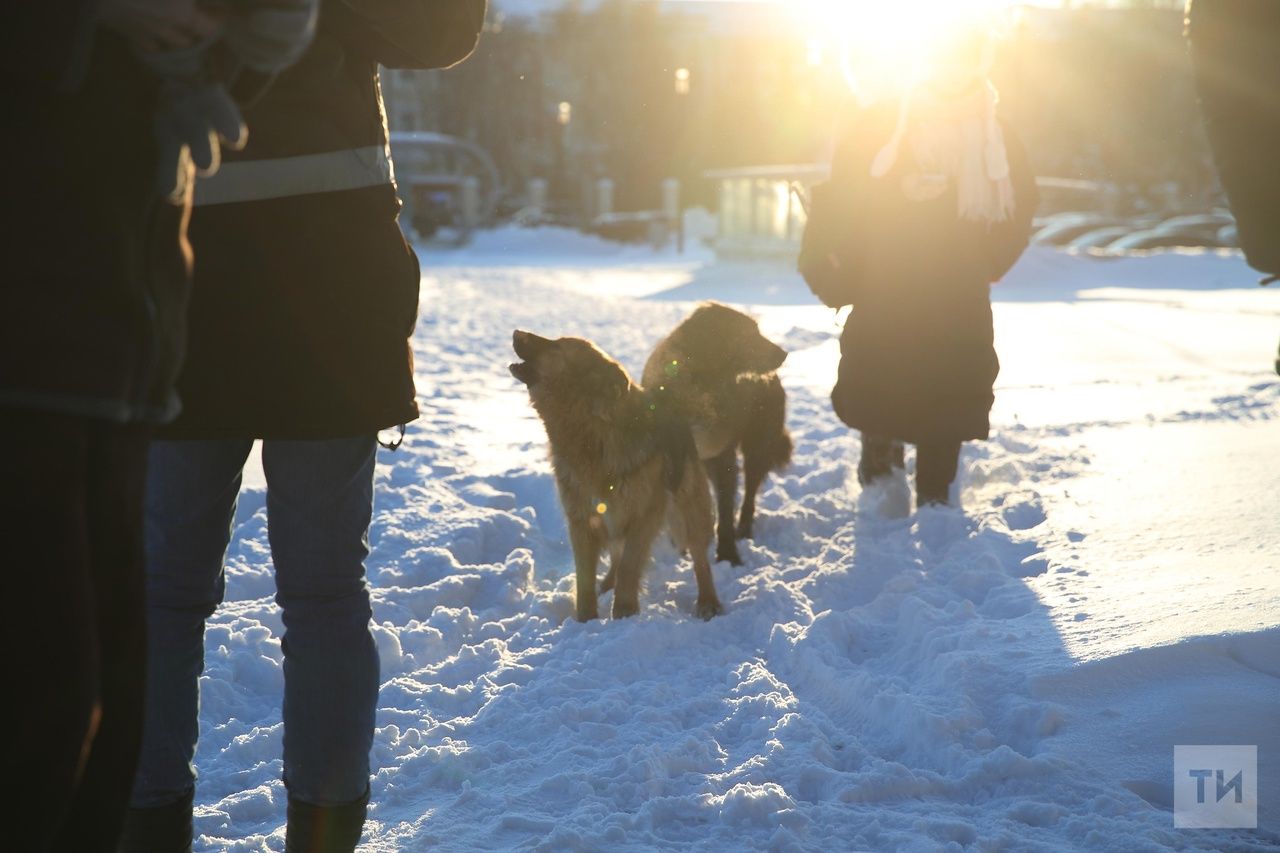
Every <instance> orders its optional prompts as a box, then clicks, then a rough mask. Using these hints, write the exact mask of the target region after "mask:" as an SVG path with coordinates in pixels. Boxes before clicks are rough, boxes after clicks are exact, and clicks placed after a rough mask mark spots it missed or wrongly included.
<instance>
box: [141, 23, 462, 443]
mask: <svg viewBox="0 0 1280 853" xmlns="http://www.w3.org/2000/svg"><path fill="white" fill-rule="evenodd" d="M484 14H485V4H484V0H324V2H323V3H322V4H321V8H320V20H319V25H318V29H317V33H316V38H315V41H314V42H313V44H312V46H311V47H310V49H309V50H308V51H307V53H306V54H305V55H304V56H303V57H302V59H301V60H300V61H299V62H298V64H296V65H295V66H293V67H292V68H290V69H289V70H287V71H285V72H284V73H282V74H281V75H280V76H279V77H278V78H277V79H276V81H275V82H274V84H273V85H272V86H271V88H270V89H268V90H267V92H266V93H265V94H264V95H263V96H262V97H261V98H260V99H259V100H258V101H257V102H256V103H254V104H253V105H252V106H251V107H249V108H248V109H247V110H246V111H245V120H246V122H247V123H248V125H249V127H250V129H251V130H250V138H249V143H248V145H247V146H246V147H245V149H244V150H243V151H241V152H237V153H233V154H229V155H228V156H227V157H226V158H225V159H224V162H223V165H222V168H221V170H220V171H219V173H218V174H217V175H215V176H214V177H213V178H211V179H208V180H202V181H200V182H199V183H198V184H197V186H196V192H195V209H194V211H193V215H192V223H191V240H192V244H193V246H194V248H195V251H196V254H197V257H198V259H199V263H198V265H197V267H196V273H195V282H194V287H193V292H192V300H191V312H190V330H191V331H190V344H189V347H188V355H187V361H186V365H185V367H184V370H183V373H182V375H181V376H180V378H179V381H178V393H179V396H180V397H181V399H182V403H183V410H182V413H181V415H180V416H179V418H178V419H177V420H176V421H175V422H174V423H173V424H172V425H171V426H169V427H168V428H166V429H165V430H164V431H163V432H162V434H161V435H162V437H165V438H179V439H180V438H232V437H238V438H270V439H327V438H339V437H344V436H352V435H358V434H363V433H372V432H374V431H376V430H379V429H383V428H386V427H390V426H395V425H398V424H403V423H406V422H408V421H411V420H413V419H415V418H416V417H417V414H418V410H417V405H416V402H415V394H414V384H413V369H412V365H413V359H412V353H411V350H410V347H409V337H410V335H411V334H412V332H413V329H414V326H415V323H416V320H417V309H418V282H419V271H418V263H417V259H416V257H415V255H414V253H413V250H412V249H411V248H410V247H409V246H408V245H407V244H406V242H405V240H404V238H403V236H402V235H401V233H400V229H399V226H398V225H397V222H396V220H397V217H398V215H399V210H400V202H399V200H398V198H397V197H396V187H395V183H394V175H393V171H392V166H391V159H390V152H389V147H388V136H387V126H386V119H385V116H384V113H383V106H382V96H381V92H380V88H379V82H378V65H379V64H382V65H386V66H388V67H400V68H438V67H447V66H449V65H452V64H454V63H457V62H460V61H461V60H462V59H464V58H466V56H467V55H469V54H470V53H471V51H472V50H473V49H474V48H475V45H476V42H477V39H478V38H479V34H480V30H481V27H482V25H483V22H484Z"/></svg>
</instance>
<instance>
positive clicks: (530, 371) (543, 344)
mask: <svg viewBox="0 0 1280 853" xmlns="http://www.w3.org/2000/svg"><path fill="white" fill-rule="evenodd" d="M552 343H553V341H551V340H549V339H547V338H544V337H541V336H539V335H535V334H534V333H533V332H526V331H524V330H523V329H516V331H515V334H513V335H512V336H511V348H512V349H514V350H515V351H516V355H518V356H520V358H522V359H524V361H523V362H517V363H515V364H513V365H511V367H510V370H511V375H512V376H514V377H515V378H516V379H518V380H519V381H521V382H523V383H524V384H525V385H531V384H533V382H534V381H535V380H536V379H537V378H538V372H537V370H536V369H535V368H534V363H535V362H536V361H537V360H538V356H539V355H540V354H541V353H543V352H544V351H545V350H546V349H547V348H548V347H549V346H551V345H552Z"/></svg>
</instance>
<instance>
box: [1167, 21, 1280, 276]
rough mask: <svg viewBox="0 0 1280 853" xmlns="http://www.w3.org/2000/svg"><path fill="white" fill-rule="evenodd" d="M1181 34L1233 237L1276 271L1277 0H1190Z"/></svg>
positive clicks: (1279, 220)
mask: <svg viewBox="0 0 1280 853" xmlns="http://www.w3.org/2000/svg"><path fill="white" fill-rule="evenodd" d="M1188 34H1189V35H1190V38H1191V55H1192V58H1193V60H1194V63H1195V71H1196V85H1197V88H1198V89H1199V92H1200V103H1201V108H1202V110H1203V112H1204V121H1205V129H1206V131H1207V133H1208V137H1209V143H1210V145H1211V146H1212V148H1213V155H1214V160H1215V161H1216V162H1217V165H1218V174H1219V175H1220V177H1221V178H1222V186H1223V188H1224V189H1225V190H1226V191H1227V197H1228V198H1229V199H1230V201H1231V210H1232V212H1233V213H1234V214H1235V217H1236V223H1237V225H1238V227H1239V230H1240V245H1241V247H1242V248H1243V249H1244V252H1245V256H1246V257H1247V258H1248V260H1249V263H1250V264H1251V265H1253V267H1254V268H1256V269H1258V270H1261V271H1263V272H1266V273H1270V274H1271V275H1280V236H1278V235H1280V170H1278V169H1276V165H1275V157H1276V149H1277V147H1278V146H1280V52H1278V51H1280V3H1277V2H1275V0H1194V2H1193V3H1192V4H1191V9H1190V14H1189V15H1188Z"/></svg>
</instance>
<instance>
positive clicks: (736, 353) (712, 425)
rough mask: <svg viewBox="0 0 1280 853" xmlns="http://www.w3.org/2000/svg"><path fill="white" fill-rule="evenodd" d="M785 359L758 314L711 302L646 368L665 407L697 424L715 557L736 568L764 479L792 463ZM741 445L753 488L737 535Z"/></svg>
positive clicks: (655, 353)
mask: <svg viewBox="0 0 1280 853" xmlns="http://www.w3.org/2000/svg"><path fill="white" fill-rule="evenodd" d="M786 358H787V353H786V351H785V350H783V349H782V347H780V346H778V345H777V344H775V343H773V342H772V341H770V340H769V339H768V338H766V337H764V335H762V334H760V328H759V326H758V325H757V324H756V321H755V320H753V319H752V318H751V317H748V316H747V315H746V314H743V313H742V312H741V311H736V310H734V309H733V308H730V307H729V306H727V305H721V304H720V303H718V302H706V303H703V304H702V305H700V306H698V308H697V310H695V311H694V312H693V313H692V314H691V315H689V317H688V318H686V319H685V321H684V322H683V323H681V324H680V325H679V326H677V327H676V328H675V330H674V331H673V332H672V333H671V334H670V335H668V336H667V337H666V339H665V340H663V341H662V342H661V343H660V344H658V346H657V348H656V349H655V350H654V351H653V354H652V355H651V356H649V361H648V363H647V364H645V368H644V377H643V380H642V381H643V382H644V385H645V387H646V388H648V389H649V390H650V391H651V392H652V393H653V394H654V395H655V397H656V398H657V400H658V404H659V405H660V406H668V407H670V408H673V409H674V410H675V411H676V412H677V414H679V415H680V416H681V417H682V418H687V419H688V421H689V423H690V424H691V426H692V427H693V437H694V441H695V442H696V443H697V447H698V457H699V458H700V459H701V460H702V461H703V463H704V464H705V466H706V469H707V473H708V475H709V476H710V477H711V482H712V483H713V484H714V485H715V489H716V505H717V523H716V559H717V560H728V561H729V562H730V563H732V564H733V565H735V566H738V565H741V564H742V557H741V556H740V555H739V554H738V543H737V541H736V540H737V539H750V538H751V533H752V524H753V522H754V519H755V512H756V492H757V491H758V490H759V489H760V484H761V483H762V482H764V478H765V476H766V475H767V474H768V473H769V472H770V471H777V470H781V469H782V468H784V467H785V466H786V465H787V463H789V462H790V461H791V436H790V435H789V434H788V433H787V428H786V410H787V395H786V392H785V391H783V390H782V382H781V380H779V379H778V374H777V372H776V371H777V370H778V368H779V367H781V366H782V362H783V361H785V360H786ZM739 448H741V449H742V463H743V468H744V469H745V474H746V492H745V494H744V496H743V500H742V515H741V517H740V518H739V519H738V526H737V530H736V536H735V530H734V525H733V515H734V512H733V510H734V503H735V502H736V499H737V493H738V449H739Z"/></svg>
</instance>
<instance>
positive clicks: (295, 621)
mask: <svg viewBox="0 0 1280 853" xmlns="http://www.w3.org/2000/svg"><path fill="white" fill-rule="evenodd" d="M376 449H377V441H376V438H375V436H373V435H368V436H361V437H359V438H347V439H336V440H332V441H267V442H265V443H264V444H263V449H262V462H263V468H264V470H265V473H266V476H267V531H268V536H269V538H270V540H271V554H272V557H273V559H274V561H275V567H276V589H277V597H276V600H277V601H278V602H279V604H280V607H281V609H282V610H283V611H284V625H285V634H284V637H283V639H282V641H281V648H282V650H283V652H284V679H285V695H284V776H285V784H286V785H287V787H288V789H289V797H290V800H291V801H295V800H296V801H298V802H300V803H305V804H307V805H310V806H318V807H322V808H324V807H333V808H340V807H344V806H352V805H353V804H358V803H360V802H362V801H363V800H364V798H365V797H366V796H367V793H368V789H369V749H370V747H371V746H372V744H373V726H374V714H375V709H376V705H377V698H378V686H379V673H378V650H377V645H376V644H375V642H374V639H373V634H372V632H371V631H370V625H369V620H370V617H371V615H372V611H371V609H370V605H369V590H368V586H367V584H366V582H365V574H364V560H365V558H366V557H367V556H368V554H369V538H368V531H369V523H370V520H371V518H372V514H373V471H374V457H375V451H376ZM358 811H359V818H360V819H359V820H358V821H354V819H353V820H351V821H347V822H346V825H345V827H344V828H343V831H346V832H348V833H350V832H354V837H353V838H352V839H351V845H352V846H354V844H355V842H356V841H357V840H358V839H359V832H360V824H361V823H362V822H363V814H364V809H363V807H361V808H359V809H358ZM305 829H306V827H303V826H301V825H299V826H295V824H294V822H293V821H290V824H289V829H288V832H289V834H290V836H292V837H293V839H294V840H293V841H292V842H290V843H291V845H292V846H291V847H290V849H293V848H294V847H296V846H297V845H298V843H299V841H300V838H299V833H300V832H303V831H305ZM334 831H338V828H335V829H334ZM325 849H329V848H325Z"/></svg>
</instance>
